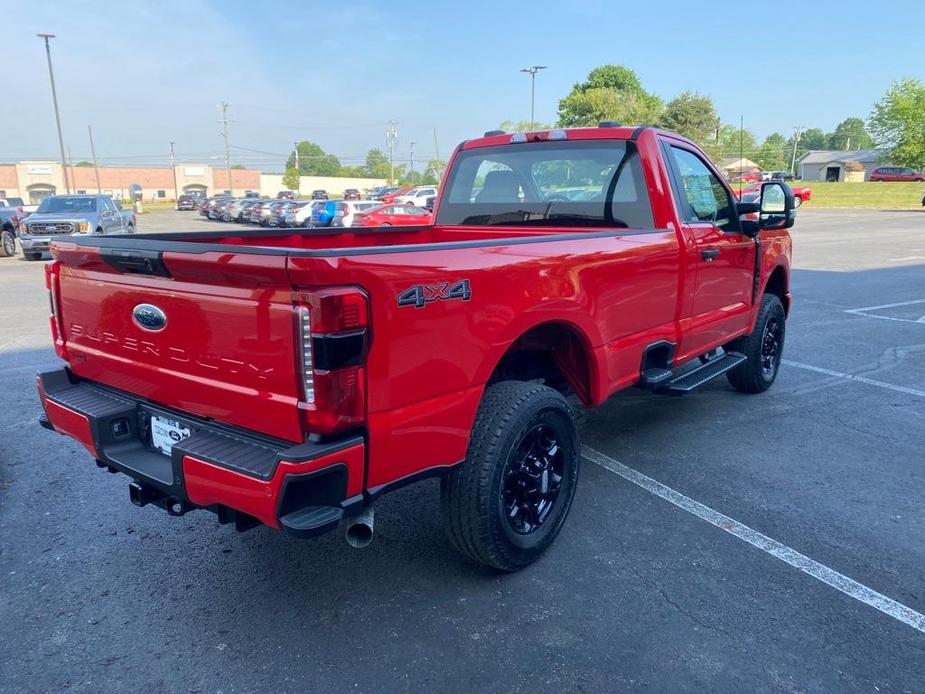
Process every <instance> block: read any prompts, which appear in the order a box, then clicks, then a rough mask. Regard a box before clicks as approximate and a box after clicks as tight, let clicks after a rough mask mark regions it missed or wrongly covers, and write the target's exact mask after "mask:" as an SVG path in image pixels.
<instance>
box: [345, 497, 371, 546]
mask: <svg viewBox="0 0 925 694" xmlns="http://www.w3.org/2000/svg"><path fill="white" fill-rule="evenodd" d="M373 513H374V509H373V507H372V505H370V506H367V507H366V508H364V509H363V511H362V512H361V513H360V515H358V516H354V517H353V518H351V519H350V522H349V523H348V525H347V532H346V537H347V544H348V545H350V546H351V547H355V548H357V549H362V548H363V547H366V546H368V545H369V543H370V542H372V541H373Z"/></svg>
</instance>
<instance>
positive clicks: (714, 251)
mask: <svg viewBox="0 0 925 694" xmlns="http://www.w3.org/2000/svg"><path fill="white" fill-rule="evenodd" d="M700 257H701V258H703V259H704V260H706V261H707V262H709V261H711V260H713V258H718V257H719V249H718V248H705V249H704V250H702V251H700Z"/></svg>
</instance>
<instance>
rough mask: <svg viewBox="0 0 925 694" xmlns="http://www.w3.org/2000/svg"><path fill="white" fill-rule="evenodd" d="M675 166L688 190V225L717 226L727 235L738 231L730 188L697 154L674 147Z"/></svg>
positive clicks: (685, 202) (685, 200)
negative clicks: (695, 223)
mask: <svg viewBox="0 0 925 694" xmlns="http://www.w3.org/2000/svg"><path fill="white" fill-rule="evenodd" d="M671 154H672V156H673V157H674V161H675V166H676V168H677V170H678V173H679V174H680V176H681V184H682V186H683V187H684V190H683V191H680V192H681V195H680V196H679V197H680V198H681V203H682V207H683V208H686V209H684V210H682V212H683V214H684V219H685V221H688V222H713V223H714V224H715V225H716V226H718V227H719V228H720V229H722V230H723V231H737V230H738V229H739V225H738V219H737V218H736V214H735V206H734V204H733V202H732V199H731V197H730V195H729V193H728V192H727V191H726V188H725V187H724V186H723V184H722V183H720V180H719V179H718V178H717V177H716V176H714V175H713V172H712V171H710V169H709V168H708V167H707V165H706V164H705V163H704V162H703V160H701V159H700V157H698V156H697V155H696V154H694V153H693V152H689V151H687V150H686V149H681V148H679V147H671Z"/></svg>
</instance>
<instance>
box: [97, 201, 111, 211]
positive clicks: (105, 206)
mask: <svg viewBox="0 0 925 694" xmlns="http://www.w3.org/2000/svg"><path fill="white" fill-rule="evenodd" d="M98 199H99V201H100V212H110V211H112V209H113V207H112V203H110V202H109V200H108V199H106V198H98Z"/></svg>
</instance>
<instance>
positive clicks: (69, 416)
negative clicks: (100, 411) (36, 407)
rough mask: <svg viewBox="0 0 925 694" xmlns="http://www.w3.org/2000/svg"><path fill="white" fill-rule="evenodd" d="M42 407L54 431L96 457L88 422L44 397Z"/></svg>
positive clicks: (78, 414)
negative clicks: (70, 439)
mask: <svg viewBox="0 0 925 694" xmlns="http://www.w3.org/2000/svg"><path fill="white" fill-rule="evenodd" d="M42 405H43V407H44V408H45V415H46V416H47V417H48V421H49V422H51V425H52V426H53V427H54V428H55V431H57V432H58V433H59V434H64V435H65V436H70V437H71V438H72V439H75V440H77V441H79V442H80V443H81V444H82V445H83V447H84V448H86V449H87V450H88V451H89V452H90V455H92V456H93V457H94V458H95V457H96V444H95V443H94V442H93V434H92V432H91V431H90V420H88V419H87V418H86V417H85V416H84V415H82V414H80V413H79V412H74V411H73V410H70V409H68V408H66V407H64V406H63V405H59V404H58V403H56V402H54V401H52V400H48V399H47V398H45V397H44V396H43V397H42Z"/></svg>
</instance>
